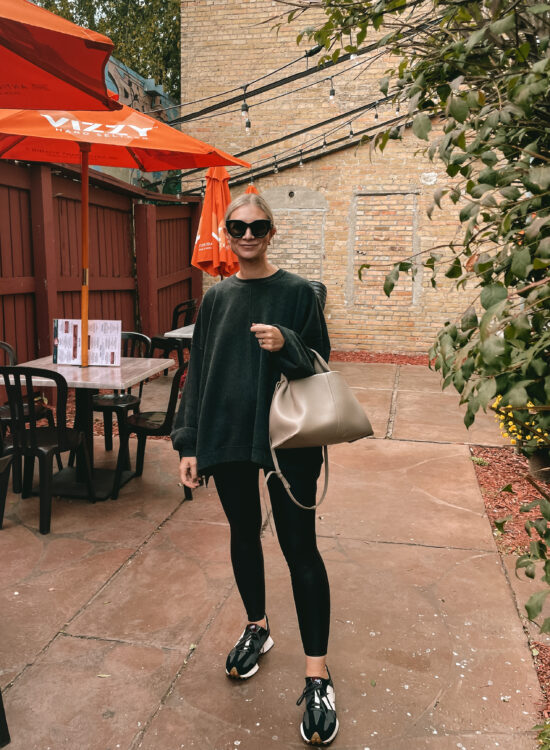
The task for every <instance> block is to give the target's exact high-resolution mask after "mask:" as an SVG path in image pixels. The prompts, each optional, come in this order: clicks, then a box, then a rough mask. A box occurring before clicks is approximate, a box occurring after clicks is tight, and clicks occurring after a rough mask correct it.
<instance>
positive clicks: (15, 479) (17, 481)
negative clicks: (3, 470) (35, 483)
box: [12, 456, 23, 495]
mask: <svg viewBox="0 0 550 750" xmlns="http://www.w3.org/2000/svg"><path fill="white" fill-rule="evenodd" d="M12 488H13V491H14V493H15V494H16V495H19V494H20V492H22V489H23V478H22V469H21V457H20V456H14V457H13V461H12Z"/></svg>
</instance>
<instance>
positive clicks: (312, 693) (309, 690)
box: [296, 680, 326, 707]
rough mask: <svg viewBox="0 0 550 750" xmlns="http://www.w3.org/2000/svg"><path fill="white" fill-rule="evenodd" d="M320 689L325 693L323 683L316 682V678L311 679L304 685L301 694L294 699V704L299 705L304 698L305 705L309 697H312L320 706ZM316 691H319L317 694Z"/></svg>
mask: <svg viewBox="0 0 550 750" xmlns="http://www.w3.org/2000/svg"><path fill="white" fill-rule="evenodd" d="M321 691H322V692H323V693H325V695H326V688H325V686H324V685H323V683H322V682H317V680H311V682H308V684H307V685H306V686H305V688H304V690H303V692H302V695H301V696H300V697H299V698H298V700H297V701H296V705H297V706H299V705H300V704H301V703H302V702H303V701H304V699H306V705H307V703H308V702H309V699H310V698H311V697H313V698H314V701H315V703H318V704H319V707H321V706H322V701H321V695H320V693H321ZM316 693H319V695H318V696H317V695H316Z"/></svg>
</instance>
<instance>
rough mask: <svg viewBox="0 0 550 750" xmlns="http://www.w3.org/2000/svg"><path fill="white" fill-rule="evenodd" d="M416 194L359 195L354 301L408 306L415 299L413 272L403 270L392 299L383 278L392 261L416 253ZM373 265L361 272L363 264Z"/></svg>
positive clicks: (398, 306)
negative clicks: (405, 272) (410, 273)
mask: <svg viewBox="0 0 550 750" xmlns="http://www.w3.org/2000/svg"><path fill="white" fill-rule="evenodd" d="M415 210H416V206H415V195H414V194H413V193H406V194H389V195H360V196H358V199H357V215H356V225H355V245H354V251H355V253H354V274H353V279H354V281H353V302H354V303H355V304H356V305H365V306H367V307H370V308H376V307H378V306H381V305H384V306H386V307H387V305H388V304H390V305H391V307H392V309H396V308H406V307H409V306H410V305H411V304H412V303H413V285H412V280H411V277H410V276H407V275H406V274H401V276H400V278H399V281H398V283H397V284H396V285H395V289H394V291H393V292H392V295H391V298H390V300H391V301H390V302H388V297H387V296H386V294H385V293H384V279H385V277H386V275H387V274H388V273H389V271H391V269H392V267H393V264H394V263H397V262H399V261H402V260H406V259H410V258H411V257H412V256H413V255H414V221H415ZM364 263H367V264H370V266H371V267H370V268H367V269H364V270H363V272H362V280H360V279H359V275H358V272H359V268H360V267H361V265H362V264H364Z"/></svg>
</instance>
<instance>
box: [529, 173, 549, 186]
mask: <svg viewBox="0 0 550 750" xmlns="http://www.w3.org/2000/svg"><path fill="white" fill-rule="evenodd" d="M529 182H532V183H533V184H534V185H536V186H537V187H539V188H540V189H541V190H546V189H547V188H548V187H549V186H550V167H531V169H530V170H529Z"/></svg>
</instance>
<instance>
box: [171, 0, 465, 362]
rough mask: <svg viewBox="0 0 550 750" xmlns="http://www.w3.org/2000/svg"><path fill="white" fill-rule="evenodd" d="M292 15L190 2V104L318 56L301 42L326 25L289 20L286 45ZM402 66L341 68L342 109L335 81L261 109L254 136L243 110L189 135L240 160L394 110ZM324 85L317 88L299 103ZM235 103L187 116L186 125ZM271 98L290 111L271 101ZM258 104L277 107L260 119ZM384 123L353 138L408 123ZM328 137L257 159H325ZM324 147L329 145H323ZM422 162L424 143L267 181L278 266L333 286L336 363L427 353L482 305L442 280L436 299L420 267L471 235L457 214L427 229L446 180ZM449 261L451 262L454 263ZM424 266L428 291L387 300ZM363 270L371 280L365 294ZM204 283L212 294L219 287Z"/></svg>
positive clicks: (383, 63)
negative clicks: (354, 112)
mask: <svg viewBox="0 0 550 750" xmlns="http://www.w3.org/2000/svg"><path fill="white" fill-rule="evenodd" d="M282 9H284V6H283V5H281V4H279V3H275V2H271V1H270V0H244V1H242V0H241V1H237V0H216V2H210V0H206V1H205V0H182V101H183V102H186V101H187V102H190V101H192V100H194V99H198V98H203V97H209V96H211V95H214V94H220V93H221V92H224V91H227V90H229V89H232V88H234V87H238V86H241V85H242V84H244V83H247V82H251V81H253V80H254V79H256V78H259V77H260V76H263V75H265V74H266V73H269V72H270V71H272V70H274V69H276V68H278V67H280V66H282V65H284V64H285V63H288V62H291V61H292V60H294V59H296V58H297V57H299V56H300V55H301V54H303V52H304V51H305V49H307V46H304V45H302V46H300V47H297V46H296V35H297V34H298V32H299V31H300V30H301V28H303V26H304V25H306V23H307V24H313V23H314V19H315V15H313V14H312V15H311V16H310V15H309V14H308V15H307V16H304V17H302V18H301V19H298V21H297V22H295V23H293V24H291V25H288V24H286V21H285V20H284V18H281V20H283V24H282V26H281V27H280V29H279V31H278V33H277V32H276V31H275V30H274V28H273V27H274V24H275V23H276V22H277V18H276V17H277V15H280V14H281V10H282ZM315 13H316V14H317V18H320V17H321V16H320V14H319V12H318V11H315ZM367 41H368V40H367ZM313 60H315V58H313ZM359 63H361V64H359ZM389 63H390V60H389V58H388V57H385V58H384V57H381V58H379V59H376V58H375V57H373V56H371V57H370V58H369V59H368V60H367V57H359V58H357V59H355V60H353V61H350V62H349V63H344V64H342V65H340V66H337V67H335V68H333V69H332V70H333V73H336V72H338V73H339V72H340V71H341V70H344V71H346V72H345V73H343V74H342V75H338V76H335V77H334V78H333V83H334V87H335V90H336V97H335V98H334V100H333V101H332V102H330V100H329V96H328V94H329V88H330V83H329V81H328V78H329V74H328V72H327V71H319V72H318V73H316V74H315V75H314V76H310V77H308V78H305V79H301V80H300V81H296V82H294V83H291V84H288V85H286V86H285V87H283V88H278V89H274V90H272V91H270V92H267V93H265V94H263V95H261V96H259V97H257V98H255V99H251V100H249V106H250V121H251V124H252V128H251V132H250V134H249V135H248V136H247V135H246V134H245V132H244V121H243V118H242V116H241V112H240V106H239V105H238V104H236V105H232V106H230V107H228V108H227V109H224V110H223V115H222V116H220V115H219V113H213V114H216V115H217V116H213V117H212V116H209V117H205V118H203V119H200V120H192V121H190V122H187V123H184V125H183V129H184V131H185V132H188V133H189V134H191V135H194V136H196V137H198V138H201V139H203V140H205V141H208V142H210V143H214V144H215V145H216V146H218V147H220V148H223V149H224V150H226V151H229V152H232V153H235V152H238V151H241V150H243V149H246V148H249V147H252V146H256V145H260V144H262V143H266V142H267V141H269V140H271V139H274V138H277V137H279V136H281V135H283V134H286V133H289V132H293V131H295V130H298V129H300V128H302V127H307V126H308V125H311V124H313V123H315V122H318V121H320V120H324V119H328V118H330V117H333V116H335V115H336V114H339V113H344V112H347V111H348V110H350V109H352V108H353V107H357V106H359V105H361V104H363V103H366V102H370V101H374V100H376V99H378V98H382V94H381V93H380V91H379V90H378V81H379V79H380V78H381V77H382V75H383V74H384V72H385V70H386V69H387V67H388V65H389ZM305 65H306V63H305V61H303V60H302V61H300V62H298V63H296V64H294V65H291V66H289V67H288V68H286V70H284V71H281V72H280V73H278V74H276V75H274V76H273V77H270V78H267V79H265V81H262V82H261V83H266V82H269V81H272V80H276V79H278V78H281V77H283V76H286V75H290V74H292V73H295V72H298V71H300V70H303V69H304V68H305ZM309 65H310V66H312V65H315V62H311V61H310V63H309ZM353 66H355V67H353ZM312 81H316V82H317V83H316V85H314V86H311V87H309V88H306V89H304V90H302V91H299V92H298V91H295V92H294V93H291V92H292V91H293V90H295V89H298V88H300V87H302V86H304V85H306V84H309V83H311V82H312ZM255 85H257V84H255ZM252 87H253V86H252V85H251V86H250V88H252ZM235 93H238V92H232V94H235ZM282 93H286V94H287V95H286V96H280V95H281V94H282ZM227 96H229V94H226V95H225V96H218V97H217V98H214V99H213V100H209V101H207V102H203V103H200V104H194V105H191V106H189V107H184V108H183V109H182V113H186V112H189V111H194V110H196V109H199V108H200V107H202V106H205V105H207V104H209V103H211V102H214V101H217V100H221V99H224V98H226V97H227ZM272 97H278V98H277V99H274V100H272V101H267V100H268V99H271V98H272ZM257 102H264V103H263V104H261V105H260V106H252V105H256V104H257ZM378 115H379V119H378V120H375V119H374V112H370V113H368V114H367V115H363V116H361V117H360V118H357V119H355V120H354V122H353V130H354V131H355V132H356V131H358V130H360V129H361V128H363V127H367V126H370V125H376V124H377V123H379V122H382V121H384V119H389V118H390V117H392V116H395V111H394V110H393V109H392V107H391V106H390V105H384V106H380V107H379V108H378ZM332 127H336V126H332ZM328 130H329V128H324V132H325V133H327V140H328V141H329V144H330V142H331V141H332V140H334V139H336V138H342V137H343V136H346V137H347V134H348V131H349V126H348V125H346V126H345V127H342V128H340V129H339V130H337V131H334V132H333V133H328ZM322 135H323V130H318V131H313V132H310V133H308V134H305V135H302V136H298V137H295V138H294V139H291V140H286V141H284V142H283V143H280V144H277V145H275V146H271V147H266V148H263V149H261V150H260V151H258V152H256V153H253V154H251V155H250V156H249V157H247V158H248V159H249V161H251V162H252V163H253V167H254V168H255V169H256V170H258V169H260V168H262V167H263V166H265V165H267V164H269V165H272V163H273V158H274V157H275V156H277V159H278V161H279V160H281V159H282V158H284V152H286V151H288V150H289V149H296V148H298V149H299V148H301V147H303V149H304V150H305V149H309V148H311V147H312V145H320V143H321V141H322ZM316 137H317V138H319V140H318V142H317V144H315V143H313V144H312V142H311V141H312V139H314V138H316ZM421 151H422V143H421V142H420V141H418V140H417V139H415V138H414V136H412V134H410V133H407V134H406V135H405V137H404V140H403V141H402V142H399V141H390V142H389V143H388V146H387V148H386V150H385V151H384V153H383V154H380V153H379V152H374V151H373V150H371V149H370V148H369V147H368V146H362V147H359V148H357V147H355V146H353V147H350V148H347V149H346V150H343V151H340V152H339V153H337V154H326V155H324V156H322V158H319V159H318V160H316V161H313V162H307V161H306V163H305V164H304V166H303V168H299V167H298V166H296V167H295V168H293V169H288V170H285V171H280V172H279V173H278V174H274V173H272V174H270V175H269V176H268V177H265V178H262V179H261V180H256V187H257V188H258V190H259V191H260V192H261V193H262V195H263V196H264V197H265V198H266V199H267V200H268V202H269V203H270V205H271V206H272V208H273V210H274V213H275V217H276V222H277V229H278V233H277V235H276V237H275V241H274V243H273V245H272V253H271V258H272V260H273V261H274V262H275V263H276V264H279V265H281V266H282V267H284V268H287V269H288V270H291V271H294V272H296V273H299V274H300V275H302V276H305V277H307V278H312V279H320V280H322V281H323V282H324V283H325V284H326V286H327V289H328V298H327V305H326V310H325V311H326V315H327V321H328V324H329V331H330V335H331V340H332V345H333V348H334V349H340V350H342V349H344V350H345V349H360V350H369V351H373V352H382V351H387V352H404V353H407V352H412V353H420V352H425V351H426V350H427V348H428V347H429V346H430V344H431V343H432V341H433V338H434V335H435V333H436V332H437V330H438V329H439V328H440V327H441V326H442V325H443V323H444V322H445V321H446V320H448V319H452V320H454V319H456V318H457V317H459V316H460V315H461V314H462V312H463V311H464V310H465V309H466V308H467V307H468V304H469V302H470V300H471V299H472V297H473V292H472V291H466V292H460V293H456V292H455V291H454V290H453V289H452V284H451V282H450V281H449V280H447V279H445V278H444V277H443V276H441V279H440V281H439V285H438V286H439V288H438V290H435V291H434V290H433V289H432V285H431V282H430V276H431V274H430V273H428V272H427V271H426V270H425V269H423V268H422V266H421V264H419V263H418V257H419V254H420V253H422V252H426V251H429V250H430V249H432V248H434V247H436V246H439V245H441V244H445V243H448V242H449V241H451V240H453V239H455V240H456V238H457V237H458V236H459V232H460V228H459V224H458V219H457V215H458V214H457V211H456V208H455V207H454V206H451V207H449V208H446V209H445V210H444V211H439V210H436V211H435V212H434V214H433V220H432V221H430V220H429V219H428V218H427V216H426V210H427V208H428V207H429V206H430V204H431V202H432V194H433V191H434V189H435V188H436V187H438V186H439V185H441V184H443V183H444V182H445V175H444V172H443V171H442V170H441V168H440V167H439V165H438V164H437V163H435V164H434V163H432V162H430V161H429V160H428V159H427V158H426V157H425V156H423V154H422V152H421ZM231 171H232V170H230V172H231ZM237 171H238V170H237ZM234 173H236V172H234ZM193 184H194V183H191V182H190V183H188V186H192V185H193ZM244 189H245V186H244V185H243V186H240V187H237V188H233V189H232V196H233V197H236V196H237V195H238V194H239V193H240V192H242V191H243V190H244ZM439 252H446V253H447V256H448V255H449V251H448V250H447V251H442V250H439ZM415 256H416V261H415V262H416V264H417V273H416V277H415V279H414V280H412V279H411V278H410V276H408V277H406V276H402V277H401V279H400V281H399V282H398V284H397V285H396V287H395V290H394V292H393V294H392V296H391V297H390V298H388V297H386V295H385V294H384V292H383V282H384V277H385V275H386V273H387V272H388V271H389V270H390V268H391V265H392V264H393V263H394V262H396V261H398V260H401V259H405V258H409V257H415ZM362 264H370V268H369V269H367V270H366V271H364V273H363V276H362V280H360V279H359V277H358V269H359V267H360V266H361V265H362ZM205 281H206V284H205V286H208V285H209V284H210V283H214V280H211V279H206V280H205Z"/></svg>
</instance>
